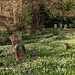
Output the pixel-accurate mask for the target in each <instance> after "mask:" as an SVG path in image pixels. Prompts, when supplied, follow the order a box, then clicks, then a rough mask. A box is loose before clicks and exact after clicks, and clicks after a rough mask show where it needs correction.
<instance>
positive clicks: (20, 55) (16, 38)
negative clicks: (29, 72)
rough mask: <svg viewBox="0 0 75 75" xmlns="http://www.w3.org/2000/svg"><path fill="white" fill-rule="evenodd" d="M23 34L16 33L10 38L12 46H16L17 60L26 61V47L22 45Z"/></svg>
mask: <svg viewBox="0 0 75 75" xmlns="http://www.w3.org/2000/svg"><path fill="white" fill-rule="evenodd" d="M21 36H22V35H21V34H17V33H14V34H12V35H11V36H10V38H11V42H12V45H13V46H14V50H15V56H16V60H24V59H25V58H26V51H25V47H24V45H23V44H22V38H21Z"/></svg>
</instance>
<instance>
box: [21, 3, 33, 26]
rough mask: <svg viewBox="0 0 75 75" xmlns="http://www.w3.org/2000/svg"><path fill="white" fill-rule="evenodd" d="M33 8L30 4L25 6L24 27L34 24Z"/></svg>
mask: <svg viewBox="0 0 75 75" xmlns="http://www.w3.org/2000/svg"><path fill="white" fill-rule="evenodd" d="M31 10H32V9H31V7H30V5H29V4H25V6H24V10H23V20H22V23H23V24H24V25H31V24H32V23H33V13H32V11H31Z"/></svg>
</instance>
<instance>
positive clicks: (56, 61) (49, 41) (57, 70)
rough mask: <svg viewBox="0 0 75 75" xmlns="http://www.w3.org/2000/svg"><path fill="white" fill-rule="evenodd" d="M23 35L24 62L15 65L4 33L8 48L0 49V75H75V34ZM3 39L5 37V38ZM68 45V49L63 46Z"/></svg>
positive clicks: (15, 62) (50, 30) (46, 33)
mask: <svg viewBox="0 0 75 75" xmlns="http://www.w3.org/2000/svg"><path fill="white" fill-rule="evenodd" d="M21 33H22V34H23V36H22V38H23V44H24V45H25V48H26V59H25V60H22V61H16V59H15V52H14V48H13V47H12V45H9V44H11V43H10V40H9V36H10V35H11V34H12V33H10V34H9V32H7V34H8V37H7V38H8V40H9V42H7V45H5V46H0V75H75V32H73V31H71V30H69V29H68V30H64V29H61V30H60V29H56V30H54V29H50V28H49V29H47V30H45V31H44V32H42V33H40V34H32V35H25V33H24V32H21ZM5 35H6V34H5ZM65 43H68V44H69V45H70V48H69V49H65V48H64V44H65Z"/></svg>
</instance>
